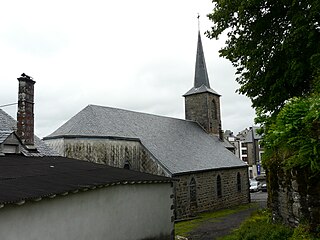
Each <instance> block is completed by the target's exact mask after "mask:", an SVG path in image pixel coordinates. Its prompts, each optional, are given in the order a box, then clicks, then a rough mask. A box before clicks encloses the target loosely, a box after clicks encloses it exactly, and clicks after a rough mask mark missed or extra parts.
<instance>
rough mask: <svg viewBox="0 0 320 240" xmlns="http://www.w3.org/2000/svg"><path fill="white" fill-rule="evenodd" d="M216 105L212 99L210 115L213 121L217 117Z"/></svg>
mask: <svg viewBox="0 0 320 240" xmlns="http://www.w3.org/2000/svg"><path fill="white" fill-rule="evenodd" d="M217 111H218V110H217V104H216V102H215V101H214V99H213V100H212V103H211V114H212V116H211V117H212V118H213V119H217V118H218V116H217Z"/></svg>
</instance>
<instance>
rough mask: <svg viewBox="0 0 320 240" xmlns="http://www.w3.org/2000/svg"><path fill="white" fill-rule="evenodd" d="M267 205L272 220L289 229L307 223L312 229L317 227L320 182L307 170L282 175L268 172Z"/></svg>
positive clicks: (278, 171)
mask: <svg viewBox="0 0 320 240" xmlns="http://www.w3.org/2000/svg"><path fill="white" fill-rule="evenodd" d="M267 176H268V182H269V184H268V185H269V188H268V191H269V194H268V205H269V207H270V208H271V209H272V214H273V218H274V220H280V221H283V222H284V223H286V224H289V225H291V226H297V225H298V224H299V223H306V222H308V223H310V225H311V227H312V228H316V227H317V226H319V225H320V182H319V181H318V180H319V178H317V177H311V173H310V172H309V171H308V170H307V169H304V170H302V169H299V170H293V171H290V172H285V171H283V170H282V169H279V168H278V169H270V171H269V172H268V173H267Z"/></svg>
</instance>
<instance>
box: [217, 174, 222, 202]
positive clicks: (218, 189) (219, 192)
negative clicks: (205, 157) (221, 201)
mask: <svg viewBox="0 0 320 240" xmlns="http://www.w3.org/2000/svg"><path fill="white" fill-rule="evenodd" d="M217 196H218V197H222V184H221V177H220V175H218V176H217Z"/></svg>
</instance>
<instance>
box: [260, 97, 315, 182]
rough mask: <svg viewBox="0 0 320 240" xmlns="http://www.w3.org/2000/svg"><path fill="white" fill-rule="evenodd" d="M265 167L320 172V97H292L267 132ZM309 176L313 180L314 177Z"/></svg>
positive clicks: (265, 138) (265, 139)
mask: <svg viewBox="0 0 320 240" xmlns="http://www.w3.org/2000/svg"><path fill="white" fill-rule="evenodd" d="M265 133H266V134H265V137H264V145H265V154H264V162H263V163H264V166H265V167H266V168H267V169H268V168H269V169H270V167H271V165H272V164H276V165H279V164H280V165H282V166H284V168H285V169H293V168H308V169H310V170H311V173H313V174H312V176H315V175H319V173H320V96H319V95H312V96H310V97H307V98H302V97H300V98H292V99H291V100H290V101H288V102H287V103H286V104H285V106H284V107H283V108H282V109H281V111H280V112H279V114H278V115H277V117H276V121H275V122H274V123H272V124H270V125H269V127H268V128H267V130H266V132H265ZM312 176H310V177H312Z"/></svg>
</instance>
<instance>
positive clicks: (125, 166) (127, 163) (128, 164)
mask: <svg viewBox="0 0 320 240" xmlns="http://www.w3.org/2000/svg"><path fill="white" fill-rule="evenodd" d="M123 168H124V169H130V168H131V166H130V162H129V161H128V160H126V161H125V162H124V165H123Z"/></svg>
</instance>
